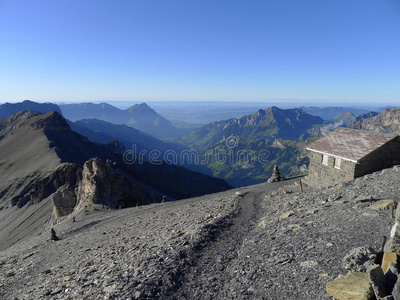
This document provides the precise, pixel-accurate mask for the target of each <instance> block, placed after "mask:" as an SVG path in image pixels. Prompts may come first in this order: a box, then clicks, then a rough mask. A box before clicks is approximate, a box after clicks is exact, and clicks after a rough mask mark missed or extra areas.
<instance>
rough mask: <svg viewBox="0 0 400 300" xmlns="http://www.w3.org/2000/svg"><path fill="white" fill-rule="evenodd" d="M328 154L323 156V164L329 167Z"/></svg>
mask: <svg viewBox="0 0 400 300" xmlns="http://www.w3.org/2000/svg"><path fill="white" fill-rule="evenodd" d="M328 157H329V156H328V154H324V155H323V156H322V164H324V165H328Z"/></svg>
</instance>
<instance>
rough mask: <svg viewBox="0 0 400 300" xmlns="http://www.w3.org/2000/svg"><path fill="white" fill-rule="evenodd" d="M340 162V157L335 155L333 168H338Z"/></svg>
mask: <svg viewBox="0 0 400 300" xmlns="http://www.w3.org/2000/svg"><path fill="white" fill-rule="evenodd" d="M341 164H342V159H341V158H340V157H335V168H336V169H340V165H341Z"/></svg>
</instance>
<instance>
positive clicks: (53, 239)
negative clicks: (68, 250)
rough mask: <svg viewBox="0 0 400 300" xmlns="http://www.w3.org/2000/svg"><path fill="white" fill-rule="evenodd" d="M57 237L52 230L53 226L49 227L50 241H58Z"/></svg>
mask: <svg viewBox="0 0 400 300" xmlns="http://www.w3.org/2000/svg"><path fill="white" fill-rule="evenodd" d="M58 240H59V238H58V236H57V234H56V231H55V230H54V228H52V229H51V231H50V241H58Z"/></svg>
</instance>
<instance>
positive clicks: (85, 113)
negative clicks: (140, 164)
mask: <svg viewBox="0 0 400 300" xmlns="http://www.w3.org/2000/svg"><path fill="white" fill-rule="evenodd" d="M60 107H61V110H62V112H63V114H64V116H65V117H66V118H67V119H69V120H71V121H73V122H75V121H78V120H82V119H99V120H103V121H107V122H110V123H113V124H118V125H122V124H125V125H128V126H131V127H133V128H136V129H138V130H141V131H143V132H145V133H147V134H150V135H152V136H154V137H157V138H172V137H178V136H181V135H183V134H184V133H185V131H184V130H180V129H179V128H176V127H175V126H173V125H172V124H171V123H170V122H169V121H168V120H166V119H165V118H164V117H162V116H160V115H159V114H158V113H157V112H155V111H154V110H153V109H152V108H150V107H149V106H148V105H147V104H146V103H142V104H135V105H133V106H131V107H130V108H128V109H126V110H122V109H119V108H116V107H114V106H112V105H110V104H107V103H100V104H94V103H80V104H64V105H60Z"/></svg>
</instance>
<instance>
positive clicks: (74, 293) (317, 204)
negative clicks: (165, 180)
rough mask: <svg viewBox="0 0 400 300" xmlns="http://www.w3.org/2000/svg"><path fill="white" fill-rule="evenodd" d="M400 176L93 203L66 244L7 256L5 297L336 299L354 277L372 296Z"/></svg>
mask: <svg viewBox="0 0 400 300" xmlns="http://www.w3.org/2000/svg"><path fill="white" fill-rule="evenodd" d="M399 177H400V167H398V166H395V167H393V168H391V169H385V170H383V171H381V172H376V173H373V174H370V175H366V176H364V177H361V178H358V179H355V180H353V181H351V182H348V183H345V184H338V185H336V186H333V187H330V188H324V189H317V188H316V189H311V188H307V187H304V189H303V192H301V191H300V187H299V185H298V183H297V181H296V179H292V180H287V181H281V182H275V183H263V184H259V185H255V186H248V187H244V188H240V189H236V190H230V191H227V192H222V193H217V194H212V195H207V196H202V197H198V198H191V199H187V200H180V201H175V202H166V203H159V204H151V205H148V206H140V207H132V208H127V209H122V210H103V209H102V207H101V205H99V204H94V205H89V206H87V207H85V208H84V209H83V210H82V211H81V212H80V213H79V214H76V215H75V216H74V218H66V219H64V220H63V221H62V222H60V223H59V224H57V225H55V226H54V230H55V233H56V236H57V238H58V240H54V239H53V240H52V239H51V236H52V235H51V232H50V229H48V230H46V231H44V232H43V233H42V234H41V235H39V236H37V237H35V238H31V239H29V240H25V241H23V242H20V243H17V244H14V245H13V246H11V247H10V248H8V249H6V250H4V251H2V252H0V271H1V272H0V298H1V299H331V298H330V297H331V296H330V295H329V294H328V292H327V291H329V292H331V293H332V292H336V291H337V288H336V286H337V285H334V284H333V283H332V282H335V280H336V279H337V278H340V277H342V276H348V277H345V278H349V280H341V281H339V282H338V284H343V282H346V283H351V282H353V283H354V285H353V286H350V290H351V291H359V293H361V294H358V296H360V295H361V296H360V297H361V298H354V299H371V298H372V297H373V295H374V293H375V294H377V293H379V289H378V288H379V287H377V283H378V281H376V280H374V281H373V282H372V284H371V280H369V278H371V277H373V278H379V276H380V275H379V274H380V273H379V272H380V271H379V268H372V267H371V265H368V264H366V262H367V261H369V260H371V259H375V258H376V257H377V256H379V253H380V249H381V246H382V245H381V243H382V239H383V236H388V237H389V236H390V231H391V228H392V226H393V225H394V224H395V213H394V212H393V208H392V207H394V205H395V203H397V202H398V201H399V200H400V198H399V194H398V191H399V189H400V181H399V180H398V179H399ZM360 248H361V250H360ZM362 253H365V254H362ZM365 257H366V259H364V258H365ZM371 257H372V258H371ZM375 262H376V260H375ZM391 267H392V268H393V264H391ZM371 268H372V269H371ZM349 272H350V274H349ZM352 272H353V273H352ZM354 272H355V273H354ZM357 272H358V273H360V274H358V273H357ZM371 274H372V275H371ZM350 279H351V280H350ZM353 296H354V295H351V297H353ZM358 296H357V297H358ZM337 297H338V298H336V299H346V298H343V297H350V296H346V295H345V296H343V294H342V296H340V295H339V296H337ZM340 297H342V298H340ZM354 297H355V296H354ZM362 297H365V298H362ZM347 299H353V298H347ZM395 299H396V298H395Z"/></svg>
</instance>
